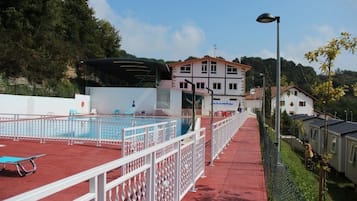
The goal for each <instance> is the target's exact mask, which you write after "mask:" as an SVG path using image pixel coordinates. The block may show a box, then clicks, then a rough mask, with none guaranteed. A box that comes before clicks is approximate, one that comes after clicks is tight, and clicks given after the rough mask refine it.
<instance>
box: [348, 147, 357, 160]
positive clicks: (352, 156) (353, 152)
mask: <svg viewBox="0 0 357 201" xmlns="http://www.w3.org/2000/svg"><path fill="white" fill-rule="evenodd" d="M356 159H357V144H352V146H351V149H350V152H349V154H348V162H349V163H351V164H354V163H356Z"/></svg>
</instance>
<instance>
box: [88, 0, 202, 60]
mask: <svg viewBox="0 0 357 201" xmlns="http://www.w3.org/2000/svg"><path fill="white" fill-rule="evenodd" d="M89 5H90V6H91V7H92V8H93V9H94V10H95V14H96V16H97V17H98V18H101V19H106V20H108V21H109V22H110V23H111V24H112V25H113V26H115V27H116V28H117V30H119V34H120V36H121V38H122V41H121V47H122V49H124V50H125V51H127V52H128V53H130V54H134V55H135V56H138V57H148V58H157V59H165V60H178V59H184V58H186V57H187V55H198V54H200V53H199V49H200V46H201V45H202V44H203V42H204V40H205V34H204V32H203V31H202V30H201V29H200V28H199V27H198V26H195V25H194V24H193V23H188V24H183V25H181V26H180V27H179V28H177V29H173V28H172V27H171V26H165V25H158V24H150V23H147V22H145V21H144V20H141V19H138V18H136V17H135V13H134V12H131V15H128V16H121V15H119V14H116V13H115V12H114V11H113V10H112V9H111V7H110V5H109V4H108V3H107V1H106V0H90V1H89Z"/></svg>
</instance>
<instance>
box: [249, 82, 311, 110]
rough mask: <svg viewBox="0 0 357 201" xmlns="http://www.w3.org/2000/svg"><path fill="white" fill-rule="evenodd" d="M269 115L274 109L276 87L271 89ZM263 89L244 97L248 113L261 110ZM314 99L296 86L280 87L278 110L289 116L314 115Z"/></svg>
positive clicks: (253, 91)
mask: <svg viewBox="0 0 357 201" xmlns="http://www.w3.org/2000/svg"><path fill="white" fill-rule="evenodd" d="M271 93H272V99H271V114H273V113H274V111H275V108H276V87H272V88H271ZM262 100H263V88H256V89H254V90H251V91H250V92H249V93H248V94H247V95H246V107H247V109H248V110H250V111H253V112H254V111H257V110H258V111H260V110H261V108H262ZM314 101H315V98H314V97H312V96H311V95H310V94H308V93H307V92H305V91H304V90H302V89H300V88H298V87H296V86H287V87H281V96H280V109H281V111H282V112H284V111H286V112H287V113H288V114H290V115H294V114H306V115H314Z"/></svg>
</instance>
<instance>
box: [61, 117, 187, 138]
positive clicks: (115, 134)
mask: <svg viewBox="0 0 357 201" xmlns="http://www.w3.org/2000/svg"><path fill="white" fill-rule="evenodd" d="M70 120H71V122H72V125H74V126H73V128H72V129H71V131H72V132H67V133H62V134H60V136H61V137H76V138H98V136H100V138H101V139H111V140H120V139H121V138H122V130H123V129H124V128H130V127H135V126H143V125H149V124H156V123H162V122H170V121H176V135H177V136H179V135H184V134H186V133H187V131H188V130H189V128H190V123H191V122H190V120H189V119H187V118H163V117H132V116H130V117H127V116H104V117H70ZM167 126H169V124H167ZM138 132H143V130H142V131H140V129H139V130H138Z"/></svg>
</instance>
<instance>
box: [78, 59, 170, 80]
mask: <svg viewBox="0 0 357 201" xmlns="http://www.w3.org/2000/svg"><path fill="white" fill-rule="evenodd" d="M81 64H84V65H85V68H86V70H85V71H86V72H85V73H86V80H87V84H86V86H117V87H123V86H129V87H133V86H136V87H157V85H158V83H159V81H160V80H161V79H170V70H169V68H168V66H167V65H166V64H165V63H164V62H159V61H154V60H150V59H145V58H104V59H89V60H83V61H81Z"/></svg>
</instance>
